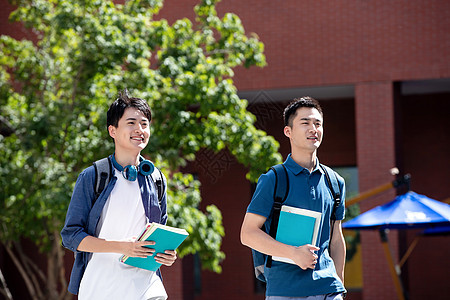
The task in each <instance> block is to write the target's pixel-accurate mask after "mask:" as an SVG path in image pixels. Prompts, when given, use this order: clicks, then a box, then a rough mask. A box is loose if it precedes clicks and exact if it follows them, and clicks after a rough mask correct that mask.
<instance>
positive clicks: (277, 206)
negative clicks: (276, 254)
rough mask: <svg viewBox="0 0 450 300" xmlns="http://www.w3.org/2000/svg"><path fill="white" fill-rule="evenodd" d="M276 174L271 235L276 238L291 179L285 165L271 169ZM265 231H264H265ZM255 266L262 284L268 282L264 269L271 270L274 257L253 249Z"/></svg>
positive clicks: (256, 273) (257, 276) (256, 274)
mask: <svg viewBox="0 0 450 300" xmlns="http://www.w3.org/2000/svg"><path fill="white" fill-rule="evenodd" d="M270 170H272V171H273V172H274V174H275V186H274V190H273V199H274V204H273V209H272V222H271V223H270V229H269V234H270V235H271V236H272V237H273V238H275V236H276V233H277V227H278V219H279V217H280V211H281V206H282V204H283V202H284V201H285V200H286V198H287V196H288V194H289V177H288V174H287V170H286V168H285V166H284V165H282V164H279V165H275V166H273V167H271V168H270V169H269V171H270ZM263 230H264V229H263ZM252 257H253V266H254V269H255V276H256V278H257V279H259V280H261V281H262V282H266V277H265V275H264V267H265V266H266V267H268V268H270V267H271V266H272V257H271V256H268V255H266V254H263V253H261V252H258V251H256V250H254V249H252Z"/></svg>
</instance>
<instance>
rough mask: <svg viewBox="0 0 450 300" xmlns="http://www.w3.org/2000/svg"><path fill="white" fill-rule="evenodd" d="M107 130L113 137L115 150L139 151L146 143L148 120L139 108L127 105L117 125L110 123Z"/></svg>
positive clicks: (147, 138)
mask: <svg viewBox="0 0 450 300" xmlns="http://www.w3.org/2000/svg"><path fill="white" fill-rule="evenodd" d="M108 131H109V135H110V136H111V137H112V138H113V139H114V143H115V145H116V150H119V151H120V150H125V151H131V152H137V153H139V152H140V151H142V150H143V149H144V148H145V147H146V146H147V144H148V140H149V138H150V121H149V120H148V119H147V118H146V117H145V115H144V114H143V113H142V112H141V111H140V110H137V109H135V108H133V107H129V108H127V109H126V110H125V111H124V113H123V116H122V118H120V120H119V122H118V125H117V127H114V126H112V125H110V126H109V128H108Z"/></svg>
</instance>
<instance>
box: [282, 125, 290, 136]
mask: <svg viewBox="0 0 450 300" xmlns="http://www.w3.org/2000/svg"><path fill="white" fill-rule="evenodd" d="M283 132H284V135H285V136H287V137H288V138H290V137H291V127H289V126H284V129H283Z"/></svg>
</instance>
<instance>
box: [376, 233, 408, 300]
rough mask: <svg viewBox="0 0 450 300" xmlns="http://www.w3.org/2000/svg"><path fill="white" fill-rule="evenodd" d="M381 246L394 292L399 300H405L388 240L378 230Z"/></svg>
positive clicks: (384, 234)
mask: <svg viewBox="0 0 450 300" xmlns="http://www.w3.org/2000/svg"><path fill="white" fill-rule="evenodd" d="M380 238H381V244H382V245H383V250H384V255H385V256H386V260H387V262H388V265H389V270H390V271H391V277H392V279H393V280H394V285H395V290H396V291H397V297H398V299H399V300H405V296H404V292H403V287H402V284H401V282H400V278H399V277H398V274H397V271H396V270H395V264H394V260H393V259H392V255H391V250H390V249H389V244H388V238H387V234H386V231H385V230H384V229H380Z"/></svg>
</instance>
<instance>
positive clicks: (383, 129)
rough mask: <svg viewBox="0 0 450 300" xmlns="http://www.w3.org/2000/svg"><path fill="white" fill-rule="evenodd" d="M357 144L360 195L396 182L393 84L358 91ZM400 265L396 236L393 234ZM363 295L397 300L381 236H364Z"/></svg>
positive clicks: (366, 205) (382, 198)
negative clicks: (393, 176)
mask: <svg viewBox="0 0 450 300" xmlns="http://www.w3.org/2000/svg"><path fill="white" fill-rule="evenodd" d="M355 107H356V140H357V160H358V172H359V188H360V191H366V190H368V189H371V188H373V187H376V186H378V185H381V184H384V183H386V182H390V181H392V180H393V178H392V176H391V175H390V173H389V170H390V169H391V168H393V167H395V166H396V161H395V145H394V144H395V143H394V99H393V84H392V83H391V82H373V83H361V84H358V85H356V87H355ZM394 197H395V191H393V190H390V191H387V192H385V193H382V194H380V195H377V196H375V197H372V198H369V199H367V200H365V201H363V202H362V203H361V211H362V212H364V211H367V210H369V209H371V208H373V207H375V206H377V205H380V204H382V203H385V202H388V201H389V200H392V199H393V198H394ZM389 238H390V242H391V246H392V250H393V253H394V260H395V261H397V256H396V253H397V252H398V250H397V249H398V245H397V243H396V240H397V236H396V232H394V231H393V232H391V233H390V234H389ZM361 245H362V260H363V284H364V289H363V295H364V299H365V300H371V299H373V300H375V299H395V297H396V292H395V289H394V285H393V280H392V278H391V276H390V273H389V268H388V265H387V263H386V259H385V256H384V253H383V249H382V246H381V243H380V238H379V235H378V233H377V232H375V231H370V232H361Z"/></svg>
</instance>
